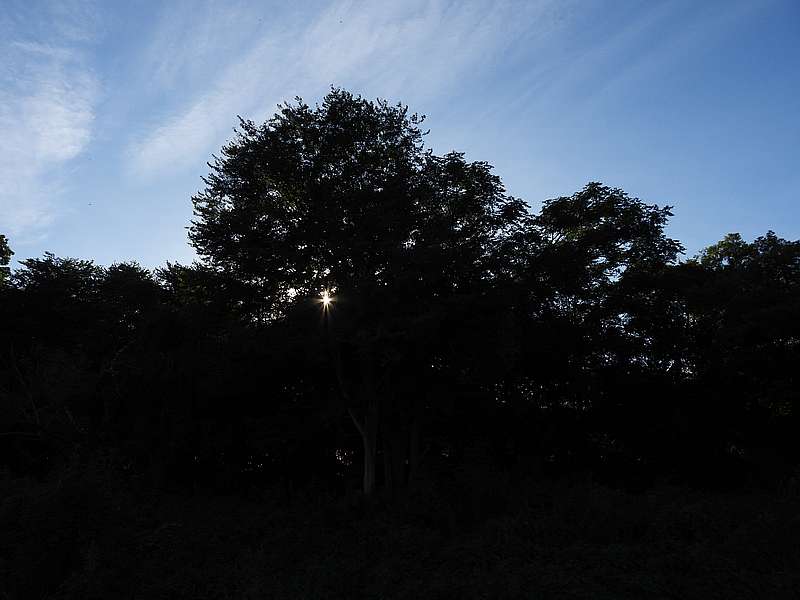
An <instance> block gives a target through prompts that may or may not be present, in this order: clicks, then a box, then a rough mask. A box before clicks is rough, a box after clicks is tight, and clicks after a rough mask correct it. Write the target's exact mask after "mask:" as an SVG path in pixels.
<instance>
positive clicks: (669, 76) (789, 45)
mask: <svg viewBox="0 0 800 600" xmlns="http://www.w3.org/2000/svg"><path fill="white" fill-rule="evenodd" d="M2 4H3V10H2V11H0V153H1V155H2V161H0V233H5V234H6V235H7V236H8V237H9V239H10V242H11V246H12V248H13V249H14V250H15V251H16V253H17V256H16V258H18V259H21V258H25V257H29V256H37V255H41V254H42V253H43V252H44V251H52V252H54V253H55V254H57V255H61V256H75V257H81V258H91V259H94V260H96V261H97V262H99V263H101V264H110V263H111V262H114V261H120V260H131V259H135V260H138V261H139V262H141V263H142V264H144V265H146V266H151V267H153V266H158V265H161V264H163V263H164V261H166V260H179V261H182V262H189V261H191V260H192V258H193V256H194V255H193V252H192V250H191V249H190V248H189V246H188V245H187V241H186V230H185V227H186V226H187V225H188V223H189V220H190V219H191V202H190V198H191V196H192V194H193V193H195V192H196V191H198V190H199V189H200V188H201V186H202V182H201V180H200V177H201V176H202V175H203V174H205V173H206V172H207V167H206V164H205V163H206V161H207V160H209V159H210V157H211V154H212V153H214V152H217V151H218V149H219V148H220V146H221V145H222V144H223V143H224V142H225V140H226V139H228V138H229V137H230V134H231V130H232V128H233V126H234V125H235V124H236V115H237V114H241V115H242V116H245V117H248V118H252V119H254V120H257V121H260V120H263V119H265V118H267V117H268V116H269V115H271V114H272V113H273V112H274V110H275V107H276V104H277V103H278V102H281V101H283V100H287V99H291V98H293V97H294V96H296V95H299V96H302V97H303V98H304V99H305V100H306V101H309V102H314V101H316V100H318V99H320V98H321V97H322V96H323V95H324V94H325V92H326V91H327V90H328V89H329V87H330V85H332V84H334V85H338V86H342V87H345V88H348V89H350V90H352V91H354V92H358V93H362V94H364V95H366V96H368V97H372V98H374V97H378V96H380V97H384V98H387V99H389V100H392V101H402V102H404V103H406V104H408V105H409V106H410V108H411V109H412V110H415V111H417V112H421V113H425V114H426V115H428V122H427V125H428V127H430V129H431V134H430V135H429V137H428V139H427V141H428V144H429V145H430V146H432V147H433V149H434V150H435V151H436V152H438V153H443V152H446V151H448V150H450V149H457V150H461V151H464V152H466V154H467V156H468V158H470V159H473V160H486V161H488V162H490V163H492V164H493V165H495V168H496V172H497V173H498V174H499V175H500V176H501V177H502V178H503V180H504V182H505V183H506V187H507V189H508V191H509V193H511V194H513V195H515V196H517V197H520V198H523V199H525V200H526V201H528V202H529V203H530V204H531V206H532V207H533V208H534V209H535V208H536V207H538V205H539V203H540V202H541V201H542V200H544V199H546V198H549V197H554V196H559V195H569V194H571V193H572V192H574V191H576V190H578V189H580V188H581V187H582V186H583V185H584V184H585V183H586V182H588V181H592V180H598V181H602V182H604V183H606V184H608V185H612V186H615V187H621V188H623V189H625V190H626V191H628V192H629V193H630V194H631V195H634V196H638V197H640V198H642V199H643V200H646V201H648V202H652V203H658V204H670V205H673V206H674V207H675V208H674V212H675V218H674V219H673V221H672V224H671V226H670V229H669V233H670V234H671V235H672V236H673V237H677V238H679V239H680V240H682V241H683V242H684V244H685V245H686V247H687V250H688V253H689V254H693V253H694V252H696V251H697V250H698V249H700V248H701V247H703V246H705V245H707V244H710V243H713V242H714V241H716V240H718V239H719V238H721V237H722V236H723V235H724V234H725V233H728V232H733V231H737V232H741V233H742V235H744V236H745V237H746V238H752V237H754V236H757V235H760V234H763V233H764V232H766V231H767V230H768V229H773V230H775V231H776V232H777V233H778V235H781V236H783V237H786V238H791V239H797V238H800V211H799V210H798V203H800V195H798V192H797V190H798V189H799V188H800V152H798V148H800V144H799V143H798V142H800V101H799V100H798V95H800V2H798V1H797V0H783V1H781V0H773V1H769V0H763V1H756V0H753V1H749V2H740V1H737V0H727V1H724V2H722V1H720V2H715V1H710V0H709V1H704V2H697V1H696V0H693V1H680V0H675V1H672V2H657V1H653V0H648V1H636V0H608V1H604V2H601V1H592V0H581V1H571V0H559V1H551V0H527V1H522V2H482V1H474V2H473V1H466V0H454V1H452V2H447V1H444V0H443V1H430V2H428V1H415V0H409V1H407V2H396V3H394V4H391V3H389V2H386V1H379V2H366V1H364V2H359V1H336V0H334V1H332V2H313V1H304V2H299V3H291V2H270V1H260V2H236V1H235V0H226V1H219V2H202V1H200V0H192V1H190V2H179V1H174V2H144V1H130V2H116V1H114V2H89V1H85V0H59V1H57V2H52V3H46V2H32V1H31V0H25V1H17V0H3V3H2Z"/></svg>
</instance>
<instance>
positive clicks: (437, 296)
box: [0, 88, 800, 599]
mask: <svg viewBox="0 0 800 600" xmlns="http://www.w3.org/2000/svg"><path fill="white" fill-rule="evenodd" d="M424 121H425V119H424V116H422V115H418V114H414V113H411V112H410V111H409V109H408V108H407V107H405V106H404V105H402V104H391V103H389V102H387V101H383V100H375V101H371V100H367V99H364V98H362V97H360V96H356V95H354V94H352V93H350V92H348V91H346V90H342V89H338V88H334V89H332V90H331V91H330V92H329V94H328V95H327V96H326V97H325V98H324V101H322V102H321V103H320V104H317V105H313V106H310V105H308V104H306V103H304V102H303V101H302V100H301V99H299V98H298V99H296V100H295V101H293V102H288V103H285V104H282V105H281V106H280V107H279V110H278V112H277V113H276V114H275V115H274V116H273V117H272V118H270V119H269V120H268V121H266V122H265V123H255V122H253V121H250V120H246V119H240V121H239V125H238V127H237V129H236V133H235V136H234V137H233V138H232V139H231V141H230V142H228V143H227V144H226V145H225V146H224V147H223V148H222V149H221V151H220V153H219V155H217V156H214V157H213V158H212V160H211V162H210V163H209V165H208V174H207V175H206V176H205V178H204V179H203V182H202V190H201V191H200V192H198V193H197V194H196V195H195V196H194V197H193V198H191V202H192V205H193V210H194V217H193V219H192V221H191V223H188V224H187V228H188V238H189V241H190V244H191V246H192V247H193V248H194V250H195V251H196V253H197V260H196V261H195V262H193V263H192V264H188V265H186V264H178V263H172V262H170V263H167V264H166V265H165V266H163V267H161V268H157V269H147V268H144V267H142V266H140V265H139V264H138V263H136V262H120V263H115V264H112V265H110V266H101V265H98V264H95V262H93V261H91V260H84V259H77V258H69V257H61V256H56V255H54V254H50V253H46V254H44V255H43V256H41V257H34V258H24V259H22V260H19V263H18V264H17V265H16V266H13V267H12V256H13V252H12V251H13V249H14V240H13V238H12V239H7V238H6V237H5V236H0V598H9V599H11V598H13V599H16V598H87V599H89V598H361V597H364V598H504V597H507V598H784V597H786V598H796V597H797V595H796V594H797V590H798V589H800V546H798V539H800V518H798V515H800V469H799V468H798V466H799V465H800V435H798V433H800V413H798V410H800V391H799V390H800V388H799V387H798V384H799V383H800V381H798V377H799V376H800V241H791V240H786V239H782V238H781V237H779V236H778V235H776V234H775V233H773V232H772V231H767V232H764V234H763V235H762V236H760V237H758V238H756V239H754V240H747V239H744V238H743V237H742V236H741V235H739V234H736V233H731V234H728V235H726V236H725V237H724V238H723V239H722V240H720V241H718V242H716V243H714V244H712V245H710V246H708V247H706V248H705V249H704V250H702V251H701V252H699V253H697V254H696V255H694V256H687V255H686V254H685V249H684V247H683V245H682V244H681V242H680V241H678V240H675V239H671V238H670V237H669V236H668V234H667V228H668V225H669V219H670V217H671V216H672V212H671V207H670V206H658V205H654V204H648V203H647V202H646V201H643V200H640V199H638V198H635V197H631V196H630V195H629V194H627V193H626V192H625V191H623V190H622V189H619V188H615V187H609V186H607V185H604V184H603V183H598V182H590V183H587V184H586V185H585V187H583V188H582V189H580V190H578V191H575V192H574V193H571V192H572V190H565V192H567V193H571V195H566V196H562V197H557V198H552V199H549V200H545V201H544V202H542V203H541V204H540V205H537V207H536V208H535V209H534V208H533V206H532V205H529V204H528V203H526V202H525V201H523V200H522V199H519V198H516V197H514V196H512V195H510V194H509V193H508V192H507V190H506V189H505V187H504V185H503V183H502V181H501V179H500V177H499V176H498V175H497V174H495V172H494V170H493V169H492V166H491V165H490V164H489V163H487V162H480V161H478V162H471V161H469V160H467V158H466V155H465V154H464V153H461V152H450V153H447V154H444V155H437V154H435V153H434V152H433V151H432V150H430V149H428V148H427V147H426V145H425V143H424V139H425V134H426V129H425V127H424ZM188 201H189V200H188V199H187V202H188ZM754 201H755V200H754ZM17 258H19V257H17Z"/></svg>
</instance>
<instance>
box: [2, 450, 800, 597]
mask: <svg viewBox="0 0 800 600" xmlns="http://www.w3.org/2000/svg"><path fill="white" fill-rule="evenodd" d="M512 482H513V483H512ZM2 486H3V489H4V490H6V491H5V492H4V494H3V496H2V503H1V504H0V532H2V533H1V534H0V597H1V598H85V599H90V598H191V599H199V598H632V599H633V598H703V599H707V598H726V599H730V598H796V597H798V594H799V593H800V592H798V590H800V489H798V487H796V486H795V484H794V483H793V482H792V481H789V483H787V484H785V485H783V486H782V487H781V488H780V489H778V490H774V491H765V490H745V489H739V490H737V491H730V490H729V491H724V492H721V491H716V492H711V491H698V490H692V489H689V488H687V487H676V486H670V485H668V484H666V483H665V484H659V485H655V486H654V487H652V488H650V489H649V490H646V491H643V492H637V493H631V492H626V491H623V490H616V489H612V488H610V487H606V486H602V485H597V484H593V483H591V482H590V481H588V480H587V479H586V478H585V477H577V476H570V477H562V478H560V479H559V480H554V479H552V478H538V479H535V480H534V479H531V480H527V481H523V479H522V478H521V477H520V476H519V475H518V474H512V473H506V474H498V473H495V474H493V473H491V472H485V473H482V474H475V473H474V472H473V473H471V474H470V475H469V476H467V475H462V474H459V473H458V472H454V473H453V474H452V477H450V478H449V479H448V480H447V481H446V482H445V483H441V482H440V483H439V484H436V485H435V486H434V485H433V484H428V483H426V482H425V481H420V482H419V483H418V485H417V486H416V487H415V488H414V489H412V490H411V491H407V492H404V493H403V494H400V495H399V497H398V498H396V499H395V500H394V501H392V502H386V501H376V502H375V503H373V504H371V505H366V504H365V503H363V502H362V501H360V500H359V498H358V497H357V496H351V497H349V498H348V497H342V496H339V497H331V496H329V495H326V494H323V493H315V492H314V491H313V486H312V487H311V488H308V489H306V490H304V491H302V492H290V491H288V490H287V489H285V488H281V489H276V490H275V491H272V492H266V491H260V492H254V491H252V490H251V491H250V492H247V493H239V494H228V495H225V494H222V493H220V492H218V491H216V492H214V491H209V490H203V491H201V490H195V491H189V490H182V491H177V490H172V491H169V490H163V489H162V490H160V491H159V490H157V489H156V488H155V487H154V486H152V485H150V484H145V483H144V480H143V479H142V478H138V477H133V476H130V475H125V474H123V473H120V472H114V470H111V469H108V468H107V467H100V466H96V465H95V466H91V467H87V466H83V467H79V468H78V467H73V468H71V469H67V470H64V471H62V472H60V473H59V474H53V475H51V476H49V478H47V479H46V480H44V481H33V480H29V479H11V478H9V477H6V478H5V479H4V480H3V481H2Z"/></svg>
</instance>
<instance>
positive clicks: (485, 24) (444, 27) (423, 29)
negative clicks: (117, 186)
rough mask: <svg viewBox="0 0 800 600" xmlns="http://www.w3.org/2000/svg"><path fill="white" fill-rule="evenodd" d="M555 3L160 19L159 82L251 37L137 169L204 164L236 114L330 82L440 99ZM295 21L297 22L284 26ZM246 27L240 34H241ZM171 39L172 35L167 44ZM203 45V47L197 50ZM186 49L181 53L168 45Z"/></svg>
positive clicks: (146, 150)
mask: <svg viewBox="0 0 800 600" xmlns="http://www.w3.org/2000/svg"><path fill="white" fill-rule="evenodd" d="M551 9H552V3H551V2H550V1H549V0H542V1H540V2H506V3H470V4H469V5H468V6H467V5H466V4H465V3H460V2H421V1H418V2H414V1H411V2H398V3H391V4H390V3H384V2H367V1H352V0H348V1H340V2H336V3H333V4H331V5H330V6H328V7H327V8H325V9H323V10H320V11H318V12H317V13H316V14H315V15H314V16H313V17H312V18H310V19H306V20H303V19H302V18H292V17H291V16H289V17H286V16H282V19H281V22H282V23H284V26H282V27H281V28H275V27H273V28H269V26H268V25H264V27H265V29H264V30H263V32H262V33H258V32H254V29H253V27H252V25H253V24H254V23H262V22H264V23H268V21H269V19H268V17H259V13H258V12H253V11H251V13H250V14H248V13H247V11H246V10H244V9H243V8H242V7H241V6H236V7H235V8H234V9H232V10H233V12H234V16H230V15H229V16H226V15H225V14H224V13H223V14H220V13H219V12H218V11H208V12H207V13H206V14H207V19H212V20H213V21H211V22H209V21H208V20H203V21H201V22H198V23H194V26H193V27H190V28H186V27H185V25H184V24H182V23H180V22H178V21H176V22H175V23H174V25H173V26H172V27H170V26H169V25H168V24H167V25H162V27H161V29H160V34H159V36H158V37H157V38H156V40H155V41H154V47H151V48H150V49H149V51H148V55H149V56H151V57H152V56H164V57H165V58H164V60H163V62H161V63H158V64H155V65H154V66H153V74H154V77H155V78H156V79H157V80H159V81H161V83H162V85H169V81H163V78H164V76H165V74H170V75H171V76H172V77H173V78H179V77H181V74H182V73H184V74H185V73H186V72H189V71H194V70H196V64H195V63H194V62H193V59H192V57H193V56H196V57H200V58H199V60H204V59H205V60H207V59H208V58H209V57H208V55H207V53H205V52H204V49H205V48H207V46H208V44H207V41H206V37H208V36H210V37H213V38H235V37H236V35H237V31H227V32H222V31H219V30H218V29H217V28H215V25H214V24H215V23H216V24H218V28H220V29H235V28H237V27H239V26H240V25H241V24H242V23H243V22H246V23H249V24H250V25H251V26H250V27H247V28H245V30H244V32H243V34H242V35H241V36H240V37H243V38H245V39H250V44H249V46H248V47H246V48H244V49H243V50H242V51H241V52H239V53H237V54H236V55H235V56H233V57H230V59H229V60H226V61H223V64H220V65H214V64H211V65H208V67H210V68H206V69H205V70H204V71H205V73H208V72H209V70H211V71H214V70H216V72H217V73H218V75H217V76H216V77H215V78H213V79H212V80H211V81H210V82H209V81H207V80H206V81H203V82H202V83H201V82H196V84H197V89H198V90H199V91H198V93H197V94H196V95H195V97H193V98H191V99H188V100H186V102H185V104H184V105H183V106H182V107H180V108H178V109H177V110H175V111H174V112H173V113H172V114H170V115H169V116H167V117H165V118H163V119H162V120H161V121H160V122H157V123H156V124H154V125H153V126H152V127H151V128H150V129H148V130H146V131H144V132H143V133H142V134H141V135H140V137H138V138H137V139H136V140H134V141H133V142H132V143H131V144H130V147H129V156H130V158H131V159H132V160H131V163H132V165H133V172H134V173H135V174H136V175H137V176H145V177H147V176H150V177H152V176H157V175H159V174H161V173H164V172H168V171H170V170H174V169H184V168H187V167H189V166H191V165H199V164H202V163H203V162H204V161H205V160H206V159H207V158H208V156H209V153H210V152H211V151H213V150H215V149H216V148H218V147H219V144H220V143H222V142H223V141H224V139H225V138H226V137H227V135H228V133H229V132H230V127H231V125H233V124H234V123H233V122H234V115H236V114H241V115H243V116H247V117H251V118H255V119H261V118H265V117H266V116H268V115H269V114H270V113H271V112H272V110H273V108H274V106H275V104H276V103H277V102H278V101H280V100H283V99H285V98H290V97H293V96H294V95H296V94H309V93H311V94H319V93H321V92H324V90H325V88H326V87H327V86H328V85H330V84H335V85H345V86H347V87H350V88H353V89H359V90H363V91H364V92H365V93H366V94H368V95H369V94H370V92H371V91H375V92H377V93H378V94H380V95H381V96H387V97H390V98H391V97H395V96H397V95H399V94H400V93H401V92H402V95H403V97H404V98H411V99H413V100H415V101H420V100H427V99H429V98H431V97H435V96H436V95H437V94H440V93H441V92H443V91H444V90H446V89H447V88H448V87H450V86H452V85H453V84H454V83H455V82H457V81H458V80H459V79H460V78H462V77H463V76H464V75H465V73H468V72H469V71H470V70H475V69H480V68H485V67H486V66H487V65H490V64H491V62H492V61H493V60H495V59H496V57H497V56H498V55H499V54H500V53H502V52H503V51H504V50H505V49H506V48H507V47H508V46H509V45H510V44H513V43H514V42H515V40H517V39H518V38H519V37H520V36H522V35H526V36H530V35H531V34H532V32H534V33H535V32H536V31H541V30H547V29H548V28H550V27H551V24H550V22H549V21H550V17H551V14H550V13H551ZM286 22H290V23H291V26H286V25H285V23H286ZM238 33H242V32H238ZM167 40H168V41H167ZM193 46H196V51H192V50H191V48H192V47H193ZM175 47H180V48H182V50H181V52H180V54H179V55H178V56H176V55H174V54H170V52H169V49H170V48H175Z"/></svg>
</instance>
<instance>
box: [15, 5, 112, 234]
mask: <svg viewBox="0 0 800 600" xmlns="http://www.w3.org/2000/svg"><path fill="white" fill-rule="evenodd" d="M75 6H76V7H77V6H78V5H77V4H76V5H75ZM59 10H60V9H59ZM73 17H74V13H71V16H70V18H67V17H64V18H62V19H60V20H59V19H57V20H55V21H54V23H55V25H54V26H53V27H52V29H51V30H50V31H49V32H48V33H49V35H47V36H46V39H48V41H47V43H44V42H41V41H38V40H37V39H14V38H13V37H6V40H7V41H6V42H5V43H2V44H0V52H1V53H2V54H3V56H4V59H3V64H2V70H0V156H3V160H2V162H0V231H2V232H3V233H8V234H10V235H11V236H13V237H15V238H17V241H20V240H22V241H26V240H28V239H32V238H36V237H37V236H40V235H41V234H42V232H43V230H44V228H45V227H46V226H47V225H48V224H50V223H51V222H52V220H53V218H54V217H55V211H56V203H55V202H54V199H55V197H57V195H58V194H59V191H60V189H61V187H62V181H61V180H60V178H59V170H60V169H61V168H62V167H63V166H64V165H65V164H66V163H68V161H70V160H72V159H73V158H75V157H76V156H78V155H79V154H80V153H81V152H82V151H83V150H84V149H85V148H86V146H87V145H88V143H89V141H90V139H91V135H92V133H91V131H92V122H93V120H94V108H95V104H96V99H97V96H98V82H97V80H96V78H95V77H94V76H93V75H92V73H91V72H90V71H89V70H88V69H87V68H86V66H85V65H84V63H83V61H82V59H81V54H80V50H79V48H77V47H76V46H75V40H77V39H80V40H83V39H85V38H86V37H87V36H88V35H89V33H88V32H87V31H86V29H82V28H81V27H80V26H79V24H78V23H76V22H75V20H74V18H73ZM7 18H9V17H7ZM3 25H5V26H4V27H0V30H3V31H4V33H7V32H8V31H9V30H11V29H12V28H10V27H8V26H7V25H8V24H7V23H4V24H3ZM13 30H17V28H13ZM43 37H45V36H43Z"/></svg>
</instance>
